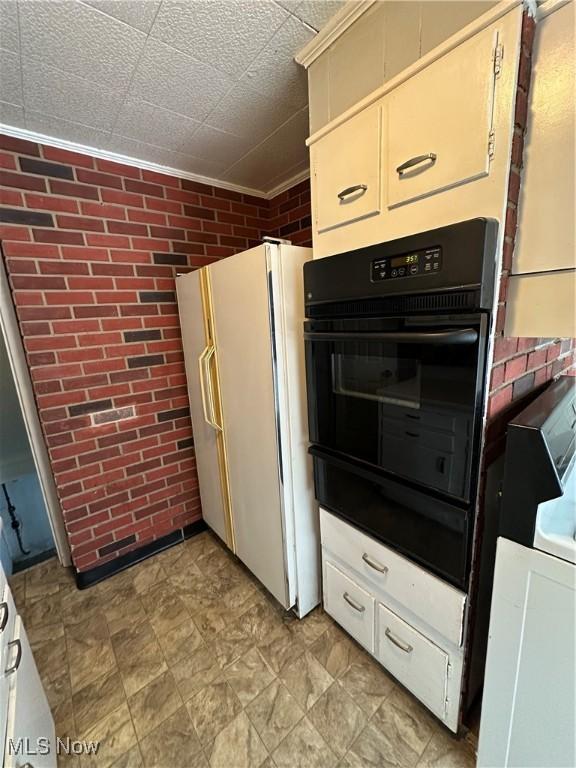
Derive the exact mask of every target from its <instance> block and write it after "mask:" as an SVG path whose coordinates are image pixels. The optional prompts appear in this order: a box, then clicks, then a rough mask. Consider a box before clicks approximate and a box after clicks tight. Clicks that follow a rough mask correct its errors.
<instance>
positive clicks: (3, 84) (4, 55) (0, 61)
mask: <svg viewBox="0 0 576 768" xmlns="http://www.w3.org/2000/svg"><path fill="white" fill-rule="evenodd" d="M0 93H1V94H2V99H3V100H4V101H8V102H9V103H10V104H22V75H21V73H20V54H19V53H12V52H11V51H5V50H4V49H2V48H0Z"/></svg>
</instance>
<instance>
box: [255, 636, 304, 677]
mask: <svg viewBox="0 0 576 768" xmlns="http://www.w3.org/2000/svg"><path fill="white" fill-rule="evenodd" d="M258 649H259V650H260V653H261V654H262V655H263V656H264V658H265V659H266V661H267V662H268V664H269V665H270V666H271V667H272V669H273V670H274V672H275V673H276V674H277V675H279V674H281V673H282V672H283V671H284V670H285V669H286V667H288V666H289V665H290V664H291V663H292V662H293V661H295V660H296V659H298V658H299V657H300V656H302V654H303V653H304V651H305V650H306V646H305V645H304V644H303V643H301V642H300V640H298V639H297V638H295V637H294V635H293V634H292V632H290V630H289V629H288V627H286V626H284V624H281V625H279V626H278V627H277V628H276V629H275V630H274V631H272V632H270V634H269V635H267V636H266V637H265V638H264V639H263V640H262V641H261V642H260V643H259V644H258Z"/></svg>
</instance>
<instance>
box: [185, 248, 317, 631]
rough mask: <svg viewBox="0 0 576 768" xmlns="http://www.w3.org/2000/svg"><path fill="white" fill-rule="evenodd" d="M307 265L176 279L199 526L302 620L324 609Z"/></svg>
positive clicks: (291, 261)
mask: <svg viewBox="0 0 576 768" xmlns="http://www.w3.org/2000/svg"><path fill="white" fill-rule="evenodd" d="M311 258H312V251H311V250H310V249H308V248H300V247H296V246H291V245H285V244H277V243H265V244H262V245H259V246H257V247H256V248H252V249H251V250H249V251H245V252H243V253H239V254H236V255H235V256H231V257H229V258H227V259H223V260H222V261H218V262H215V263H213V264H210V265H209V266H206V267H203V268H202V269H199V270H197V271H194V272H190V273H188V274H185V275H179V276H178V277H177V279H176V292H177V296H178V308H179V314H180V324H181V327H182V342H183V348H184V358H185V364H186V377H187V381H188V394H189V399H190V411H191V416H192V425H193V430H194V447H195V453H196V465H197V471H198V479H199V484H200V497H201V501H202V514H203V517H204V520H205V521H206V523H207V524H208V525H209V526H210V527H211V528H212V530H213V531H215V532H216V533H217V534H218V536H219V537H220V538H221V539H222V541H224V542H225V543H226V545H227V546H228V547H229V548H230V549H231V550H232V552H234V553H235V554H236V555H237V557H238V558H239V559H240V560H241V561H242V562H243V563H244V564H245V565H246V566H247V567H248V568H249V569H250V570H251V571H252V573H254V575H255V576H256V577H257V578H258V579H259V581H261V582H262V584H263V585H264V586H265V587H266V588H267V589H268V591H269V592H270V593H271V594H272V595H273V596H274V597H275V598H276V599H277V600H278V602H280V603H281V604H282V605H283V606H284V607H285V608H286V609H288V608H294V609H295V611H296V613H297V614H298V615H299V616H300V617H302V616H304V615H306V614H307V613H308V612H309V611H311V610H312V608H314V606H316V605H317V604H318V603H319V602H320V545H319V540H320V539H319V523H318V509H317V505H316V502H315V499H314V488H313V479H312V464H311V460H310V457H309V456H308V452H307V449H308V424H307V408H306V385H305V364H304V342H303V323H304V295H303V280H302V272H303V265H304V263H305V262H306V261H308V260H309V259H311Z"/></svg>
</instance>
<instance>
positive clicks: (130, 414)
mask: <svg viewBox="0 0 576 768" xmlns="http://www.w3.org/2000/svg"><path fill="white" fill-rule="evenodd" d="M135 415H136V414H135V412H134V407H133V406H127V407H125V408H114V409H112V410H110V411H103V412H102V413H95V414H94V415H93V416H92V421H93V422H94V424H108V423H110V422H114V421H121V420H123V419H131V418H134V416H135Z"/></svg>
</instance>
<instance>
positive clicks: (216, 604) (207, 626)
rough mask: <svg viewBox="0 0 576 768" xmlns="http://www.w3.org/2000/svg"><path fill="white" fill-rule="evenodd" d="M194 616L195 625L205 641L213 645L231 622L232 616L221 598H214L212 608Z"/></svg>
mask: <svg viewBox="0 0 576 768" xmlns="http://www.w3.org/2000/svg"><path fill="white" fill-rule="evenodd" d="M193 615H194V623H195V624H196V626H197V627H198V630H199V631H200V634H201V635H202V637H203V638H204V640H205V641H206V642H208V643H211V642H212V641H213V640H214V638H215V637H216V635H217V634H218V633H219V632H221V631H222V630H223V629H225V627H226V625H227V624H228V622H229V621H230V614H229V613H228V611H227V610H226V606H225V605H224V604H223V603H222V599H221V598H219V597H217V598H214V600H213V602H212V604H211V605H210V606H207V607H205V608H203V609H202V610H199V611H198V612H196V613H194V614H193Z"/></svg>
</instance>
